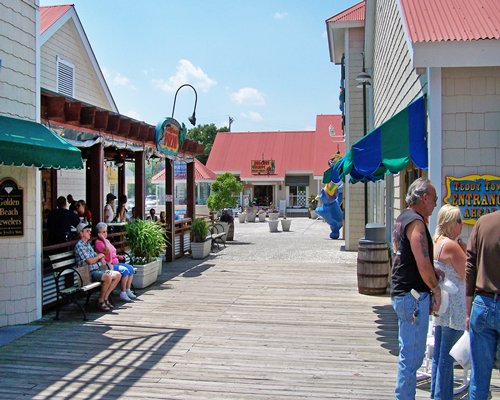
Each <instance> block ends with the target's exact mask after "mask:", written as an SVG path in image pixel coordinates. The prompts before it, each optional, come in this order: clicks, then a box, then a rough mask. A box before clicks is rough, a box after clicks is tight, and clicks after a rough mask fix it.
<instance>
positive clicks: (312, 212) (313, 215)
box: [310, 210, 318, 219]
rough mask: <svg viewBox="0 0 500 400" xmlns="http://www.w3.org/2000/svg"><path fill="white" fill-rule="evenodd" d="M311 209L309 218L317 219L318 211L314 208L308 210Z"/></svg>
mask: <svg viewBox="0 0 500 400" xmlns="http://www.w3.org/2000/svg"><path fill="white" fill-rule="evenodd" d="M310 211H311V218H312V219H317V218H318V213H317V212H316V211H314V210H310Z"/></svg>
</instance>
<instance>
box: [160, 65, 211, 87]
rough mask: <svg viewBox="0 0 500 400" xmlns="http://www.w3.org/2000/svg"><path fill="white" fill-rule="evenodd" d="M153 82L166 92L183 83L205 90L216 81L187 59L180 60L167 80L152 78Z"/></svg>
mask: <svg viewBox="0 0 500 400" xmlns="http://www.w3.org/2000/svg"><path fill="white" fill-rule="evenodd" d="M152 82H153V84H154V85H155V86H156V87H157V88H159V89H161V90H163V91H165V92H167V93H173V92H175V91H176V90H177V89H178V88H179V86H181V85H183V84H184V83H190V84H192V85H193V86H194V87H195V88H196V89H199V90H201V91H203V92H207V91H208V90H209V89H210V88H211V87H212V86H214V85H216V84H217V82H216V81H215V80H214V79H212V78H210V77H209V76H208V75H207V74H206V73H205V72H204V71H203V70H202V69H201V68H200V67H196V66H194V65H193V63H192V62H191V61H189V60H184V59H182V60H180V61H179V63H178V64H177V72H176V73H175V75H172V76H171V77H170V78H168V79H167V80H164V79H154V80H153V81H152Z"/></svg>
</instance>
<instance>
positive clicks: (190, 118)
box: [172, 83, 198, 126]
mask: <svg viewBox="0 0 500 400" xmlns="http://www.w3.org/2000/svg"><path fill="white" fill-rule="evenodd" d="M184 86H189V87H190V88H191V89H193V91H194V96H195V97H194V110H193V115H191V116H190V117H189V118H188V121H189V122H191V125H193V126H196V104H197V103H198V93H197V92H196V89H195V88H194V87H193V85H190V84H189V83H185V84H184V85H181V86H179V88H178V89H177V91H176V92H175V96H174V106H173V107H172V118H174V112H175V102H176V100H177V93H179V90H181V89H182V88H183V87H184Z"/></svg>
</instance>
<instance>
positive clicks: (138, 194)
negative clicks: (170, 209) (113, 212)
mask: <svg viewBox="0 0 500 400" xmlns="http://www.w3.org/2000/svg"><path fill="white" fill-rule="evenodd" d="M144 161H145V157H144V151H137V152H136V153H135V217H136V218H140V219H144V212H145V209H146V204H145V196H144V192H145V190H144V189H145V188H144V186H145V183H144V181H145V179H146V175H145V165H144Z"/></svg>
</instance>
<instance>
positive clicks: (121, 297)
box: [120, 292, 132, 301]
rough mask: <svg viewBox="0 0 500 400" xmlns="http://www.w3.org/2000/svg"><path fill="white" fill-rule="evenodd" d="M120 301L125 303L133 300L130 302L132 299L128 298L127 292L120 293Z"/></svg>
mask: <svg viewBox="0 0 500 400" xmlns="http://www.w3.org/2000/svg"><path fill="white" fill-rule="evenodd" d="M120 299H122V300H123V301H132V300H130V297H128V296H127V293H125V292H120Z"/></svg>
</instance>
